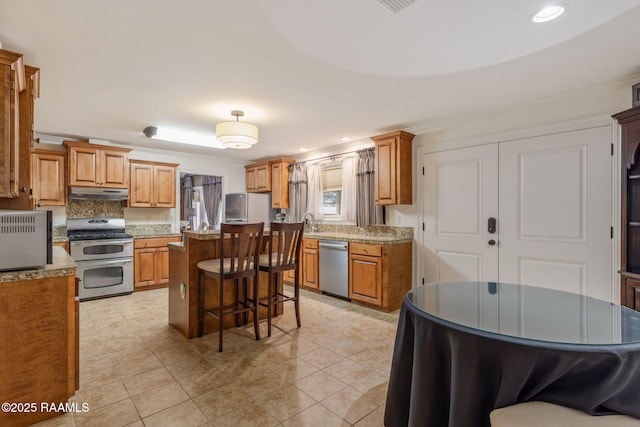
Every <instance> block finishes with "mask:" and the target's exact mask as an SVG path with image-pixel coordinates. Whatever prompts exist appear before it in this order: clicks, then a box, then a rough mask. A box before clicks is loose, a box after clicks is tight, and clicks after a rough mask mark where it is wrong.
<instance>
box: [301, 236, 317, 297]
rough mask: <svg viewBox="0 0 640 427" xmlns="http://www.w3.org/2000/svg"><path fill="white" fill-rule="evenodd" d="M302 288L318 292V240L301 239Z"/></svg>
mask: <svg viewBox="0 0 640 427" xmlns="http://www.w3.org/2000/svg"><path fill="white" fill-rule="evenodd" d="M300 268H301V269H302V270H301V271H302V283H301V284H300V285H301V286H302V287H304V288H306V289H309V290H312V291H318V292H319V291H320V252H319V241H318V239H310V238H307V237H303V238H302V265H301V267H300Z"/></svg>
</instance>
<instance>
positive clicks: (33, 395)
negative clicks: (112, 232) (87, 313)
mask: <svg viewBox="0 0 640 427" xmlns="http://www.w3.org/2000/svg"><path fill="white" fill-rule="evenodd" d="M76 280H77V278H76V276H75V272H73V273H72V274H69V275H61V276H56V277H45V278H38V279H25V280H16V281H13V282H3V283H0V325H2V327H1V328H2V333H1V334H0V376H1V380H0V400H1V401H2V402H8V403H10V404H11V403H14V404H16V405H19V404H22V406H21V407H19V406H15V407H13V408H11V407H10V408H9V409H15V412H11V411H1V412H0V425H1V426H3V427H5V426H6V427H11V426H27V425H30V424H34V423H36V422H38V421H41V420H44V419H47V418H51V417H55V416H57V415H60V412H59V411H58V412H56V411H51V410H47V407H44V409H43V406H42V405H43V404H44V405H49V407H50V406H51V405H54V404H55V405H56V408H57V407H58V405H60V404H64V403H65V402H67V400H68V399H69V398H70V397H71V396H73V395H74V394H75V390H76V389H77V388H78V379H79V378H78V372H79V371H78V363H79V353H78V328H79V324H78V317H77V316H78V315H79V313H78V305H77V300H76V297H75V296H76ZM25 405H29V406H25ZM3 409H4V408H3Z"/></svg>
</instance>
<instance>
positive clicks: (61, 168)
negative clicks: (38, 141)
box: [31, 148, 67, 207]
mask: <svg viewBox="0 0 640 427" xmlns="http://www.w3.org/2000/svg"><path fill="white" fill-rule="evenodd" d="M66 157H67V153H65V152H64V151H54V150H45V149H41V148H36V149H35V150H34V151H33V152H32V153H31V168H32V170H31V172H32V174H31V188H32V192H33V202H34V203H35V205H36V206H38V207H40V206H65V205H66V203H67V186H66V185H65V183H64V180H65V178H64V177H65V163H66Z"/></svg>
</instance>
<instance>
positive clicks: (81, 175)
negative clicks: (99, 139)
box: [64, 141, 131, 188]
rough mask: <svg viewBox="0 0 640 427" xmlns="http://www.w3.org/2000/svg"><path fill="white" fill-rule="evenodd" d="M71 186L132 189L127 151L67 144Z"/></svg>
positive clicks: (94, 145)
mask: <svg viewBox="0 0 640 427" xmlns="http://www.w3.org/2000/svg"><path fill="white" fill-rule="evenodd" d="M64 145H65V147H67V150H68V156H67V157H68V160H69V167H68V171H69V173H68V176H69V185H70V186H81V187H104V188H129V152H130V151H131V150H130V149H128V148H120V147H110V146H104V145H96V144H90V143H89V142H88V141H64Z"/></svg>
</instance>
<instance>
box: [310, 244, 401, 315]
mask: <svg viewBox="0 0 640 427" xmlns="http://www.w3.org/2000/svg"><path fill="white" fill-rule="evenodd" d="M411 251H412V249H411V242H406V243H397V244H384V245H382V244H369V243H355V242H352V243H349V297H350V298H351V301H353V302H358V303H363V304H366V305H369V306H372V307H375V308H380V309H382V310H384V311H393V310H397V309H399V308H400V306H401V305H402V299H403V298H404V295H405V294H406V293H407V292H408V291H409V290H410V289H411V269H412V267H411V256H412V255H411ZM320 274H322V272H320Z"/></svg>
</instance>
